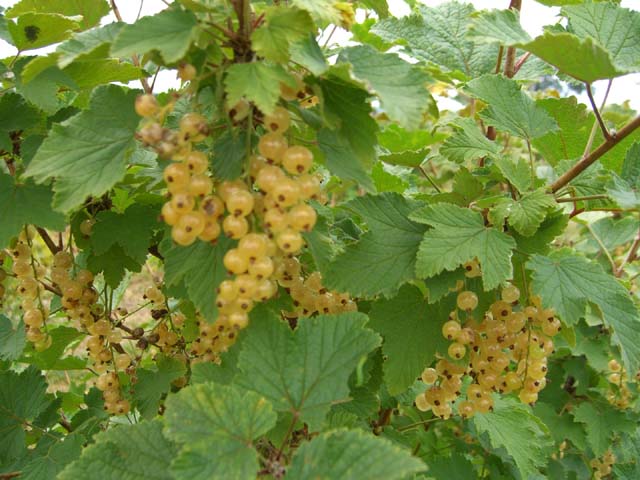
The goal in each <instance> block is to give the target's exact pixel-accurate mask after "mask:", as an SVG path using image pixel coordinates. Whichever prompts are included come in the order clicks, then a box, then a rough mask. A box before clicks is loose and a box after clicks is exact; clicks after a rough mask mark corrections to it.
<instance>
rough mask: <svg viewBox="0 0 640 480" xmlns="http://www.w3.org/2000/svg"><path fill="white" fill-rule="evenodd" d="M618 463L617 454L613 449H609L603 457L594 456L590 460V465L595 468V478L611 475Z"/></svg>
mask: <svg viewBox="0 0 640 480" xmlns="http://www.w3.org/2000/svg"><path fill="white" fill-rule="evenodd" d="M615 463H616V456H615V455H614V454H613V452H612V451H611V450H607V451H606V452H605V453H604V454H603V455H602V458H594V459H593V460H591V462H589V465H590V466H591V468H592V469H593V478H594V479H597V480H599V479H601V478H603V477H606V476H607V475H611V471H612V467H613V465H614V464H615Z"/></svg>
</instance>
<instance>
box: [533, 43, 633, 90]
mask: <svg viewBox="0 0 640 480" xmlns="http://www.w3.org/2000/svg"><path fill="white" fill-rule="evenodd" d="M521 47H522V48H523V49H525V50H527V51H529V52H531V53H533V54H534V55H536V56H538V57H540V58H541V59H542V60H544V61H545V62H547V63H550V64H551V65H553V66H554V67H556V68H558V70H560V71H561V72H563V73H566V74H567V75H570V76H572V77H574V78H576V79H577V80H581V81H583V82H589V83H591V82H594V81H596V80H601V79H606V78H614V77H618V76H620V75H625V74H626V73H627V71H626V70H624V69H620V68H617V67H616V66H615V65H614V63H613V62H612V60H611V56H610V55H609V52H607V51H606V50H604V49H603V48H602V47H601V46H600V45H598V44H597V43H595V42H594V40H593V39H592V38H591V37H586V38H585V39H583V40H581V39H580V38H578V37H577V36H576V35H573V34H571V33H553V32H545V34H544V35H542V36H540V37H537V38H536V39H535V40H533V41H532V42H530V43H527V44H525V45H521Z"/></svg>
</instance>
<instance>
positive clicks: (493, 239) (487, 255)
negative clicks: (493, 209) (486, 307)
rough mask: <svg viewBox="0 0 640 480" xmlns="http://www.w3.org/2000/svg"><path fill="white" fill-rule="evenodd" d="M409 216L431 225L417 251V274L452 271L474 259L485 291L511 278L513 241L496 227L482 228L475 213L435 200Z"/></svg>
mask: <svg viewBox="0 0 640 480" xmlns="http://www.w3.org/2000/svg"><path fill="white" fill-rule="evenodd" d="M410 218H411V219H412V220H414V221H416V222H420V223H424V224H427V225H430V226H432V227H433V228H432V229H430V230H427V232H426V233H425V234H424V238H423V240H422V242H421V243H420V249H419V250H418V255H417V263H416V273H417V275H418V276H419V277H432V276H434V275H437V274H438V273H440V272H442V271H443V270H454V269H456V268H458V267H459V266H460V265H462V264H463V263H465V262H468V261H470V260H473V259H474V258H477V259H478V260H479V261H480V266H481V268H482V283H483V286H484V289H485V290H491V289H494V288H496V287H497V286H499V285H500V284H502V283H503V282H505V281H506V280H508V279H509V278H511V277H512V275H513V270H512V265H511V255H512V252H513V249H514V248H515V247H516V242H515V240H514V239H513V238H512V237H510V236H509V235H507V234H505V233H503V232H501V231H500V230H497V229H495V228H488V227H485V225H484V219H483V218H482V215H481V214H480V213H479V212H474V211H473V210H469V209H467V208H461V207H458V206H456V205H451V204H449V203H438V204H435V205H430V206H428V207H425V208H423V209H420V210H418V211H416V212H414V213H413V214H412V215H411V216H410Z"/></svg>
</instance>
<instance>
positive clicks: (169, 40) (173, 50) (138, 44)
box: [111, 9, 196, 63]
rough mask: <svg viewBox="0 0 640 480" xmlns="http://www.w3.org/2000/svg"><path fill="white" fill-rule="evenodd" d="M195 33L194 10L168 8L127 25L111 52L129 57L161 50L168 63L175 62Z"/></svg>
mask: <svg viewBox="0 0 640 480" xmlns="http://www.w3.org/2000/svg"><path fill="white" fill-rule="evenodd" d="M195 33H196V16H195V15H194V14H193V13H192V12H189V11H184V10H178V9H167V10H163V11H162V12H160V13H158V14H157V15H154V16H151V17H142V18H141V19H140V20H138V21H137V22H136V23H134V24H132V25H125V26H124V27H123V28H122V30H120V32H119V33H118V35H117V37H116V39H115V41H114V42H113V45H112V46H111V54H112V55H113V56H114V57H127V56H130V55H133V54H136V53H139V54H142V53H147V52H150V51H152V50H157V51H158V52H160V55H162V58H163V59H164V61H165V62H167V63H173V62H177V61H178V60H180V59H181V58H182V57H184V55H185V54H186V53H187V50H188V49H189V46H190V45H191V42H192V41H193V40H194V36H195Z"/></svg>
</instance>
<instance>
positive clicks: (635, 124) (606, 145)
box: [549, 116, 640, 193]
mask: <svg viewBox="0 0 640 480" xmlns="http://www.w3.org/2000/svg"><path fill="white" fill-rule="evenodd" d="M639 127H640V116H637V117H636V118H634V119H633V120H631V121H630V122H629V123H627V124H626V125H625V126H624V127H622V128H621V129H620V130H619V131H618V132H617V133H616V134H615V135H611V136H610V137H609V138H607V139H606V140H605V141H604V142H603V143H602V144H600V146H599V147H598V148H596V149H595V150H594V151H593V152H591V153H590V154H589V155H588V156H587V157H585V158H583V159H582V160H580V161H579V162H577V163H576V164H575V165H574V166H573V167H571V168H570V169H569V170H567V171H566V172H565V173H564V174H563V175H562V176H561V177H560V178H558V179H557V180H556V181H555V182H553V183H552V184H551V186H550V187H549V188H550V189H551V191H552V192H553V193H555V192H557V191H558V190H560V189H561V188H562V187H564V186H565V185H567V184H568V183H569V182H570V181H571V180H573V179H574V178H576V177H577V176H578V175H580V174H581V173H582V172H584V171H585V170H586V169H587V168H589V167H590V166H591V165H592V164H593V163H595V162H596V160H598V159H599V158H600V157H602V156H603V155H604V154H605V153H607V152H608V151H609V150H611V149H612V148H613V147H615V146H616V145H617V144H618V143H620V142H621V141H622V140H624V139H625V138H627V137H628V136H629V135H630V134H631V133H633V131H634V130H636V129H637V128H639Z"/></svg>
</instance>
